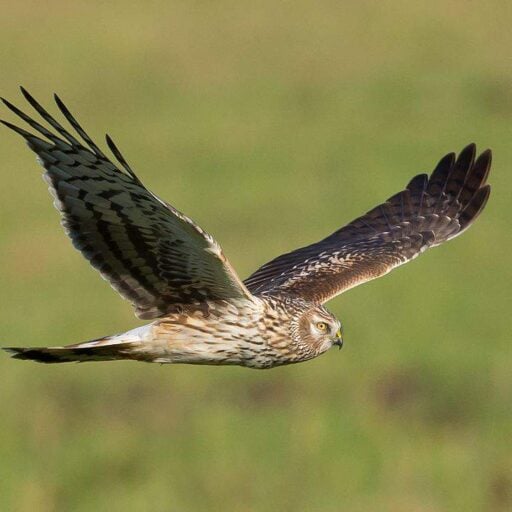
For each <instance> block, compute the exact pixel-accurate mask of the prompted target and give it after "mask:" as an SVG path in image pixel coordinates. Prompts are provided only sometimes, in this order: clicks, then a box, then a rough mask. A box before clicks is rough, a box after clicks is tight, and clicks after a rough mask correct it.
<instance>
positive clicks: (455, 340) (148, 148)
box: [0, 0, 512, 512]
mask: <svg viewBox="0 0 512 512" xmlns="http://www.w3.org/2000/svg"><path fill="white" fill-rule="evenodd" d="M511 24H512V8H511V7H510V5H508V4H507V3H506V2H505V3H504V2H497V1H496V2H471V3H469V2H463V1H449V2H446V1H440V0H434V1H431V2H405V1H401V2H400V1H392V2H387V1H386V2H378V3H377V2H366V1H363V2H357V1H349V2H306V1H302V0H300V1H297V2H281V3H276V2H270V1H263V2H248V1H238V2H229V1H220V2H215V3H210V2H174V1H173V2H145V3H142V2H140V3H127V2H87V3H86V2H83V3H82V2H76V3H68V2H63V1H54V2H36V1H32V2H24V3H23V4H22V3H20V2H14V1H9V0H8V1H6V2H4V3H3V5H2V17H1V18H0V43H1V44H0V70H1V76H2V78H1V87H0V89H1V91H0V92H1V95H2V96H5V97H7V98H9V99H10V100H11V101H13V102H14V103H16V104H18V105H20V104H21V99H20V95H19V93H18V90H17V85H18V84H23V85H24V86H25V87H27V88H28V89H29V90H30V91H31V92H32V93H33V94H34V95H35V96H36V97H37V98H38V99H40V100H41V101H43V102H45V104H48V105H50V100H51V93H53V92H54V91H55V92H58V93H59V94H60V95H61V96H62V97H63V98H64V99H65V101H66V102H67V103H68V106H69V107H70V109H71V110H72V111H73V112H74V113H75V114H76V116H77V117H78V118H79V120H80V121H81V122H82V123H83V125H84V126H85V127H87V129H88V131H89V132H90V134H91V135H93V136H94V138H95V139H97V140H98V142H101V141H102V137H103V134H104V133H105V131H108V132H109V133H110V134H111V135H112V136H113V138H114V139H115V140H116V142H117V143H118V145H119V146H120V148H121V149H122V150H123V152H124V154H125V156H126V157H127V159H128V160H129V162H130V163H131V164H132V166H133V167H134V168H135V169H136V170H137V172H138V174H139V176H140V177H141V178H142V180H143V181H144V182H145V183H146V184H147V185H148V186H149V187H150V188H151V189H153V190H154V191H156V192H157V193H158V194H159V195H160V196H162V197H164V198H165V199H167V200H168V201H170V202H172V203H173V204H174V205H175V206H176V207H177V208H179V209H180V210H182V211H184V212H186V213H187V214H188V215H190V216H191V217H192V218H193V219H195V220H196V221H197V222H198V223H199V224H200V225H201V226H203V227H204V228H205V229H207V230H208V231H209V232H210V233H212V234H214V236H215V237H216V238H217V239H218V240H219V241H220V242H221V244H222V245H223V248H224V250H225V252H226V254H227V255H228V257H229V258H230V260H231V262H232V263H233V265H234V266H235V268H237V269H238V271H239V273H240V275H241V276H243V277H245V276H247V275H248V274H249V273H250V272H251V270H253V269H254V268H256V267H257V266H259V265H260V264H262V263H264V262H265V261H267V260H268V259H270V258H272V257H273V256H275V255H277V254H279V253H281V252H284V251H286V250H289V249H291V248H294V247H297V246H299V245H303V244H306V243H309V242H311V241H314V240H315V239H318V238H319V237H321V236H324V235H326V234H328V233H330V232H332V231H334V230H335V229H337V228H338V227H339V226H341V225H342V224H343V223H345V222H348V221H350V220H351V219H352V218H354V217H355V216H357V215H359V214H361V213H363V212H364V211H366V210H368V209H370V208H371V207H373V206H374V205H375V204H377V203H378V202H380V201H382V200H383V199H385V198H387V197H388V196H390V195H392V194H393V193H395V192H396V191H398V190H400V189H401V188H402V187H403V186H404V185H405V184H406V183H407V181H408V180H409V178H410V177H412V176H413V175H414V174H415V173H418V172H423V171H429V170H431V169H432V168H433V166H434V165H435V163H436V162H437V160H438V159H439V158H440V157H441V156H442V155H443V154H445V153H446V152H448V151H452V150H457V151H458V150H460V149H461V148H462V147H463V146H464V145H466V144H467V143H468V142H472V141H474V142H476V143H477V144H478V145H479V148H480V149H485V148H486V147H492V149H493V150H494V155H495V158H494V167H493V173H492V176H491V179H490V181H491V183H492V186H493V193H492V195H491V199H490V202H489V204H488V207H487V209H486V211H485V212H484V214H483V215H482V217H481V218H480V219H479V220H478V222H477V223H476V224H475V226H474V227H473V228H472V229H471V230H470V231H468V232H467V233H466V234H465V235H464V236H462V237H461V238H458V239H457V240H455V241H454V242H452V243H449V244H447V245H444V246H442V247H440V248H438V249H436V250H434V251H431V252H429V253H428V254H426V255H424V256H422V257H421V258H420V259H419V260H416V261H415V262H413V263H411V264H410V265H407V266H406V267H404V268H401V269H399V270H397V271H395V272H393V273H392V275H390V276H387V277H385V278H383V279H380V280H378V281H375V282H373V283H371V284H369V285H367V286H363V287H360V288H357V289H354V290H352V291H350V292H349V293H348V294H347V295H343V296H342V297H340V298H338V299H336V300H335V301H333V302H332V303H330V304H329V308H330V309H331V310H332V311H333V312H334V313H335V314H336V315H338V317H339V318H340V319H341V320H342V322H343V323H344V326H345V333H346V336H345V338H346V344H345V348H344V349H343V351H341V352H340V353H338V351H332V352H329V353H327V354H326V355H324V356H323V357H321V358H319V359H317V360H314V361H312V362H309V363H306V364H302V365H297V366H290V367H286V368H280V369H275V370H271V371H262V372H255V371H250V370H247V369H242V368H208V367H203V368H201V367H187V366H179V365H177V366H175V367H171V366H158V365H151V366H150V365H144V364H135V363H130V362H126V363H125V362H116V363H102V364H100V363H98V364H91V365H88V364H85V365H62V366H45V365H36V364H32V363H24V362H18V361H12V360H9V359H8V358H7V357H5V356H3V355H0V356H1V357H0V374H1V384H0V406H1V414H0V475H1V478H0V510H2V511H9V512H10V511H38V512H49V511H77V512H85V511H92V510H94V511H107V510H108V511H151V512H159V511H217V510H219V511H220V510H222V511H233V512H260V511H276V510H279V511H321V512H324V511H325V512H331V511H332V512H335V511H346V512H373V511H376V512H380V511H384V512H387V511H389V512H439V511H449V512H454V511H464V512H467V511H485V512H491V511H492V512H500V511H506V510H511V509H512V443H511V442H510V439H511V438H512V399H511V397H512V351H511V343H510V341H511V325H510V324H511V322H510V318H511V313H510V306H511V298H512V297H511V295H512V294H511V290H510V284H511V278H512V275H511V274H512V272H511V257H510V253H511V251H512V239H511V235H510V224H511V220H512V219H511V214H510V212H511V210H512V208H511V207H512V196H511V184H512V180H511V168H510V166H511V163H512V144H511V142H510V140H511V135H512V53H511V48H512V31H511V30H510V25H511ZM52 111H53V112H55V109H54V108H53V107H52ZM0 117H3V118H4V119H8V120H10V121H13V116H12V115H10V113H8V112H7V111H6V109H5V108H2V109H1V116H0ZM0 153H1V156H2V159H1V163H0V176H1V184H2V185H1V191H0V289H1V292H2V295H1V307H0V325H1V344H2V345H4V346H7V345H16V344H19V345H31V344H34V345H52V344H63V343H71V342H75V341H80V340H86V339H90V338H96V337H98V336H101V335H106V334H111V333H115V332H120V331H122V330H126V329H128V328H131V327H135V326H137V325H140V324H141V323H140V322H138V321H137V320H136V319H135V317H134V316H133V314H132V311H131V309H130V306H129V304H128V303H126V302H124V301H122V300H121V299H120V298H119V297H118V296H117V295H116V294H115V293H114V292H113V291H112V290H111V288H110V287H109V286H108V284H107V283H105V282H104V281H102V279H101V278H100V277H99V276H98V275H97V274H96V273H95V271H93V270H92V269H91V268H90V267H89V266H88V264H87V263H86V262H85V260H83V259H82V258H81V256H80V255H79V254H78V253H77V252H76V251H74V250H73V249H72V247H71V244H70V243H69V241H68V240H67V239H66V237H65V235H64V234H63V231H62V229H61V228H60V227H59V224H58V215H57V213H56V212H55V211H54V210H53V208H52V205H51V200H50V198H49V196H48V194H47V191H46V186H45V185H44V184H43V182H42V181H41V179H40V174H41V173H40V169H39V168H38V166H37V165H36V164H35V162H34V157H33V155H32V154H31V153H30V152H29V151H28V150H27V148H26V147H25V146H24V145H23V144H22V143H21V142H20V141H19V140H18V139H17V138H16V137H15V136H14V135H13V134H11V133H9V132H8V131H7V130H6V129H2V130H1V131H0Z"/></svg>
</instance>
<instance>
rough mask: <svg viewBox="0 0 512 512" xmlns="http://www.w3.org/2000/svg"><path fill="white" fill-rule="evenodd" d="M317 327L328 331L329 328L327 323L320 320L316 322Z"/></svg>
mask: <svg viewBox="0 0 512 512" xmlns="http://www.w3.org/2000/svg"><path fill="white" fill-rule="evenodd" d="M316 328H317V329H318V330H319V331H326V330H327V324H326V323H325V322H318V323H317V324H316Z"/></svg>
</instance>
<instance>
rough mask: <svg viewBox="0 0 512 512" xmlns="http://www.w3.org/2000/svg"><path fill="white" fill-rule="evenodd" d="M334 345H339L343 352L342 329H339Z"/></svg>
mask: <svg viewBox="0 0 512 512" xmlns="http://www.w3.org/2000/svg"><path fill="white" fill-rule="evenodd" d="M332 344H333V345H337V346H338V349H339V350H341V347H343V337H342V335H341V329H338V332H337V333H336V338H334V341H333V342H332Z"/></svg>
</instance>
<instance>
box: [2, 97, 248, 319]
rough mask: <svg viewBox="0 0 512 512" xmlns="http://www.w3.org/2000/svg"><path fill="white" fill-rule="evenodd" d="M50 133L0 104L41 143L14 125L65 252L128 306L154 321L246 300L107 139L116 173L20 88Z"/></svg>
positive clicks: (225, 267)
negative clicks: (177, 310)
mask: <svg viewBox="0 0 512 512" xmlns="http://www.w3.org/2000/svg"><path fill="white" fill-rule="evenodd" d="M22 93H23V95H24V96H25V98H26V99H27V101H28V102H29V103H30V104H31V105H32V106H33V107H34V108H35V110H36V111H37V112H38V113H39V114H40V115H41V117H42V118H43V119H44V120H45V121H46V122H47V123H48V124H49V125H50V127H51V128H52V129H53V131H52V130H49V129H47V128H46V127H44V126H43V125H41V124H39V123H38V122H37V121H35V120H34V119H32V118H31V117H29V116H28V115H26V114H25V113H23V112H22V111H21V110H19V109H18V108H16V107H15V106H14V105H12V104H11V103H9V102H8V101H6V100H3V102H4V103H5V105H7V107H9V109H10V110H12V111H13V112H14V113H15V114H16V115H18V116H19V117H20V118H21V119H23V120H24V121H26V122H27V123H28V124H29V125H30V126H31V127H32V128H33V129H34V130H35V131H36V132H37V133H38V135H41V136H43V137H44V138H45V139H47V140H44V139H42V138H40V137H38V136H35V135H33V134H32V133H29V132H27V131H25V130H23V129H21V128H19V127H17V126H14V125H12V124H10V123H8V122H5V121H2V122H3V124H5V125H6V126H8V127H9V128H11V129H13V130H14V131H15V132H17V133H19V134H20V135H22V136H23V137H24V138H25V139H26V141H27V143H28V146H29V147H30V148H31V149H32V150H33V151H34V152H35V153H36V154H37V156H38V160H39V162H40V163H41V164H42V165H43V166H44V168H45V169H46V172H45V179H46V180H47V181H48V183H49V186H50V191H51V192H52V194H53V195H54V197H55V206H56V207H57V209H58V210H59V211H60V212H61V214H62V217H63V219H62V223H63V225H64V227H65V229H66V232H67V234H68V235H69V237H70V238H71V240H72V242H73V245H74V246H75V247H76V248H77V249H78V250H79V251H81V252H82V254H83V255H84V256H85V257H86V258H87V259H88V260H89V261H90V263H91V264H92V265H93V267H95V268H96V269H98V270H99V271H100V272H101V274H102V276H103V277H105V278H106V279H107V280H108V281H110V283H111V285H112V286H113V287H114V288H115V289H116V290H117V291H118V292H119V293H120V294H121V295H122V296H123V297H124V298H126V299H128V300H130V301H131V302H132V304H133V305H134V307H135V312H136V314H137V316H139V317H140V318H157V317H159V316H162V315H164V314H165V313H166V312H168V311H169V310H170V308H171V307H172V305H175V304H188V303H193V302H196V301H204V300H205V299H212V300H214V299H230V298H247V299H250V298H251V295H250V293H249V292H248V291H247V289H246V287H245V286H244V285H243V283H242V282H241V281H240V279H239V278H238V276H237V275H236V273H235V272H234V270H233V269H232V267H231V265H230V264H229V262H228V261H227V259H226V258H225V257H224V254H223V253H222V249H221V248H220V246H219V245H218V244H217V242H216V241H215V240H214V239H213V238H212V237H211V236H210V235H209V234H208V233H206V232H204V231H203V230H202V229H201V228H200V227H199V226H197V225H196V224H194V222H193V221H192V220H190V219H189V218H188V217H186V216H185V215H183V214H182V213H180V212H178V211H177V210H176V209H174V208H173V207H172V206H170V205H169V204H167V203H165V202H164V201H162V200H161V199H159V198H158V197H156V196H155V195H154V194H153V193H152V192H150V191H149V190H148V189H147V188H146V187H145V186H144V185H143V184H142V183H141V181H140V180H139V179H138V178H137V176H136V175H135V174H134V173H133V171H132V170H131V169H130V167H129V166H128V164H127V163H126V161H125V160H124V158H123V157H122V155H121V153H120V152H119V150H118V149H117V148H116V146H115V145H114V143H113V142H112V140H111V139H110V137H108V135H107V143H108V145H109V147H110V149H111V150H112V152H113V154H114V155H115V156H116V158H117V159H118V160H119V163H120V164H121V166H122V168H123V171H122V170H120V168H119V167H116V165H114V164H113V163H112V162H111V161H110V160H109V159H108V158H107V157H106V156H105V155H104V154H103V152H102V151H101V150H100V149H99V148H98V147H97V146H96V145H95V144H94V142H93V141H92V140H91V139H90V138H89V136H88V135H87V134H86V133H85V132H84V130H83V129H82V128H81V126H80V125H79V124H78V123H77V121H76V120H75V119H74V117H73V116H72V115H71V114H70V112H69V110H68V109H67V108H66V107H65V105H64V104H63V103H62V101H61V100H60V99H59V98H58V97H57V96H55V101H56V103H57V105H58V107H59V109H60V111H61V112H62V113H63V114H64V116H65V117H66V119H67V120H68V121H69V123H70V124H71V126H72V127H73V128H74V130H75V131H76V133H77V135H78V136H79V137H81V139H83V142H82V141H80V140H79V139H78V138H76V137H75V136H74V135H73V134H72V133H70V132H68V131H67V130H66V129H65V128H64V127H63V126H62V125H61V124H60V123H59V122H58V121H56V120H55V119H54V118H53V117H52V116H51V115H50V114H49V113H48V112H47V111H46V110H44V109H43V107H41V105H39V103H37V102H36V101H35V100H34V98H32V96H30V95H29V94H28V93H27V92H26V91H25V90H24V89H23V88H22ZM84 143H85V145H84Z"/></svg>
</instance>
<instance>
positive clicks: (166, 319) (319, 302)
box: [2, 88, 491, 368]
mask: <svg viewBox="0 0 512 512" xmlns="http://www.w3.org/2000/svg"><path fill="white" fill-rule="evenodd" d="M21 91H22V93H23V96H24V97H25V99H26V100H27V102H28V103H29V104H30V105H31V106H32V107H33V108H34V109H35V111H36V112H37V113H38V114H39V116H40V117H41V118H42V119H41V122H40V121H36V120H35V119H34V118H33V117H31V116H29V115H27V114H26V113H24V112H23V111H21V110H20V109H18V108H17V107H16V106H14V105H13V104H11V103H10V102H8V101H7V100H2V101H3V102H4V104H5V105H6V106H7V107H8V108H9V109H10V110H11V111H12V112H14V114H16V115H17V116H18V117H19V118H21V119H22V120H23V121H24V122H26V123H27V124H28V125H29V126H30V128H31V129H32V132H29V131H27V130H25V129H23V128H20V127H18V126H16V125H14V124H11V123H9V122H7V121H2V122H3V124H4V125H5V126H7V127H8V128H10V129H12V130H14V131H15V132H16V133H18V134H19V135H21V136H22V137H23V138H24V139H25V140H26V142H27V144H28V146H29V148H30V149H31V150H32V151H34V152H35V153H36V155H37V159H38V161H39V163H40V164H41V165H42V166H43V167H44V169H45V172H44V177H45V179H46V181H47V182H48V184H49V188H50V192H51V193H52V195H53V196H54V198H55V206H56V207H57V209H58V210H59V212H60V214H61V216H62V224H63V226H64V228H65V230H66V233H67V234H68V236H69V237H70V238H71V241H72V243H73V245H74V246H75V247H76V248H77V249H78V250H79V251H80V252H81V253H82V254H83V255H84V256H85V258H87V259H88V260H89V262H90V263H91V265H92V266H93V267H94V268H96V269H97V270H98V271H99V272H100V273H101V275H102V276H103V277H104V278H105V279H106V280H108V281H109V282H110V284H111V285H112V287H113V288H114V289H115V290H117V291H118V292H119V294H120V295H121V296H122V297H124V298H126V299H128V300H129V301H130V302H131V303H132V304H133V306H134V308H135V313H136V315H137V316H138V317H139V318H141V319H145V320H151V322H150V323H148V324H146V325H144V326H142V327H138V328H136V329H132V330H129V331H127V332H124V333H121V334H117V335H113V336H107V337H104V338H99V339H96V340H92V341H87V342H84V343H78V344H74V345H67V346H61V347H45V348H43V347H41V348H37V347H29V348H22V347H16V348H6V349H5V350H7V351H8V352H10V353H11V355H12V357H14V358H15V359H31V360H34V361H39V362H41V363H61V362H69V361H110V360H116V359H133V360H137V361H146V362H154V363H190V364H210V365H240V366H245V367H249V368H272V367H275V366H280V365H284V364H290V363H298V362H301V361H306V360H308V359H312V358H314V357H316V356H318V355H320V354H322V353H324V352H325V351H327V350H329V349H330V348H331V347H333V346H334V345H336V346H338V347H340V348H341V346H342V344H343V340H342V330H341V324H340V322H339V320H338V319H336V318H335V317H334V316H333V315H332V314H331V313H330V312H329V311H327V310H326V309H325V308H324V306H323V304H324V303H325V302H327V301H328V300H330V299H332V298H333V297H335V296H336V295H338V294H340V293H343V292H345V291H347V290H349V289H350V288H353V287H354V286H357V285H359V284H363V283H366V282H367V281H370V280H372V279H375V278H377V277H380V276H382V275H384V274H387V273H388V272H389V271H390V270H392V269H394V268H395V267H398V266H399V265H402V264H404V263H407V262H408V261H410V260H412V259H414V258H415V257H416V256H418V255H419V254H421V253H422V252H424V251H426V250H427V249H429V248H430V247H435V246H437V245H440V244H442V243H444V242H446V241H448V240H451V239H452V238H455V237H456V236H458V235H460V234H461V233H462V232H464V231H465V230H466V229H467V228H468V227H469V226H471V224H472V223H473V222H474V221H475V219H476V218H477V217H478V215H479V214H480V212H481V211H482V209H483V208H484V206H485V204H486V202H487V199H488V197H489V193H490V186H489V185H486V180H487V176H488V174H489V169H490V166H491V151H490V150H486V151H484V152H483V153H482V154H481V155H480V156H478V158H475V156H476V148H475V145H474V144H470V145H469V146H467V147H466V148H464V149H463V150H462V151H461V153H460V154H459V155H458V157H456V156H455V154H454V153H449V154H448V155H446V156H444V157H443V158H442V159H441V160H440V162H439V163H438V164H437V166H436V168H435V169H434V171H433V172H432V173H431V174H430V176H428V175H427V174H419V175H417V176H415V177H414V178H413V179H412V180H411V181H410V182H409V184H408V185H407V186H406V188H405V189H404V190H402V191H400V192H398V193H397V194H395V195H393V196H392V197H390V198H389V199H388V200H387V201H385V202H384V203H382V204H380V205H379V206H377V207H376V208H374V209H373V210H371V211H369V212H368V213H366V214H364V215H362V216H361V217H359V218H357V219H355V220H353V221H352V222H350V223H349V224H347V225H346V226H344V227H342V228H340V229H338V230H337V231H335V232H334V233H332V234H331V235H329V236H328V237H327V238H324V239H323V240H321V241H319V242H316V243H313V244H311V245H308V246H306V247H302V248H300V249H296V250H294V251H292V252H289V253H287V254H283V255H281V256H279V257H277V258H275V259H273V260H272V261H270V262H268V263H266V264H265V265H263V266H262V267H261V268H259V269H258V270H256V272H254V273H253V274H252V275H251V276H249V277H248V278H247V279H246V280H245V281H242V280H241V279H240V278H239V277H238V275H237V274H236V272H235V270H234V269H233V267H232V266H231V265H230V263H229V261H228V260H227V258H226V257H225V256H224V253H223V252H222V249H221V247H220V245H219V244H218V243H217V242H216V240H215V239H214V238H213V237H212V236H211V235H209V234H208V233H206V232H205V231H204V230H203V229H201V228H200V227H199V226H198V225H197V224H195V223H194V222H193V221H192V220H191V219H190V218H188V217H187V216H185V215H184V214H182V213H180V212H179V211H178V210H176V209H175V208H174V207H173V206H171V205H170V204H169V203H167V202H165V201H163V200H162V199H160V198H159V197H157V196H156V195H155V194H153V193H152V192H151V191H149V190H148V189H147V188H146V187H145V186H144V185H143V183H142V182H141V181H140V179H139V178H138V177H137V176H136V175H135V173H134V172H133V171H132V169H131V168H130V166H129V165H128V163H127V162H126V160H125V159H124V157H123V156H122V155H121V153H120V151H119V150H118V149H117V147H116V145H115V144H114V142H113V141H112V139H111V138H110V137H109V136H108V135H107V136H106V142H107V145H108V146H109V148H110V150H111V151H112V153H113V155H114V156H115V158H116V159H117V163H115V162H114V161H113V160H112V159H111V158H109V157H107V156H106V155H105V154H104V153H103V151H102V150H101V149H100V148H99V147H98V146H97V145H96V144H95V143H94V142H93V141H92V140H91V138H90V137H89V136H88V135H87V133H86V132H85V131H84V130H83V128H82V127H81V126H80V124H79V123H78V122H77V121H76V120H75V118H74V117H73V116H72V114H71V113H70V112H69V110H68V109H67V107H66V106H65V105H64V103H63V102H62V101H61V100H60V99H59V97H58V96H55V101H56V104H57V106H58V108H59V110H60V112H61V113H62V114H63V116H64V118H65V119H66V120H67V122H68V123H69V124H70V126H71V128H72V130H68V129H66V128H65V127H64V126H63V125H62V124H61V123H60V122H59V121H58V120H56V119H55V118H54V117H53V116H51V115H50V114H49V113H48V112H47V111H46V110H45V109H44V108H43V107H42V106H41V105H40V104H39V103H38V102H37V101H36V100H35V99H34V98H33V97H32V96H31V95H30V94H29V93H28V92H27V91H26V90H25V89H23V88H22V89H21ZM42 122H44V123H46V126H45V125H44V124H41V123H42ZM34 132H35V133H34Z"/></svg>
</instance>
